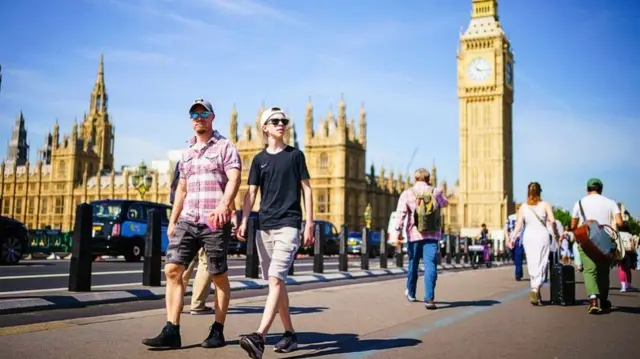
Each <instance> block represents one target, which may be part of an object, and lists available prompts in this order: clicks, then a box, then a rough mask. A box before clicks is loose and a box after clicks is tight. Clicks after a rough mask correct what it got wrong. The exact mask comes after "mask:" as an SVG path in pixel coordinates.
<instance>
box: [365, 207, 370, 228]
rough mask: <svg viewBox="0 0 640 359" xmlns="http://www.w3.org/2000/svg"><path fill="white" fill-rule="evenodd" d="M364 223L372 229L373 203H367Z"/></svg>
mask: <svg viewBox="0 0 640 359" xmlns="http://www.w3.org/2000/svg"><path fill="white" fill-rule="evenodd" d="M364 225H365V227H366V228H367V229H371V203H367V208H366V209H365V210H364Z"/></svg>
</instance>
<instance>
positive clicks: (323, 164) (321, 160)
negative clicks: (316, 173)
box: [318, 152, 329, 171]
mask: <svg viewBox="0 0 640 359" xmlns="http://www.w3.org/2000/svg"><path fill="white" fill-rule="evenodd" d="M318 168H319V169H320V170H321V171H327V170H328V169H329V155H327V154H326V153H324V152H323V153H321V154H320V157H318Z"/></svg>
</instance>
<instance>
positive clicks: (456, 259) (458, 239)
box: [455, 236, 462, 264]
mask: <svg viewBox="0 0 640 359" xmlns="http://www.w3.org/2000/svg"><path fill="white" fill-rule="evenodd" d="M455 243H456V251H455V261H456V264H460V260H461V259H462V255H461V254H460V253H461V251H460V236H456V240H455Z"/></svg>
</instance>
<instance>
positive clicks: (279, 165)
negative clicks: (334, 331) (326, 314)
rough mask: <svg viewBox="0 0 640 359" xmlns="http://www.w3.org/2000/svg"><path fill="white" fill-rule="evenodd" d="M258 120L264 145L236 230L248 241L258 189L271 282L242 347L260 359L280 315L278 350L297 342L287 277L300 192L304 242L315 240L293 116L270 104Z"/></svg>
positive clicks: (264, 265) (263, 255)
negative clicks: (290, 134) (290, 138)
mask: <svg viewBox="0 0 640 359" xmlns="http://www.w3.org/2000/svg"><path fill="white" fill-rule="evenodd" d="M260 122H261V124H262V131H263V141H264V143H265V145H266V147H265V149H264V150H262V151H261V152H260V153H258V154H257V155H256V156H255V157H254V158H253V161H252V163H251V168H250V170H249V181H248V184H249V190H248V191H247V194H246V195H245V197H244V204H243V207H242V222H241V223H240V226H239V227H238V231H237V233H238V237H239V238H240V239H241V240H244V239H245V238H246V230H247V221H248V218H249V214H250V212H251V208H253V205H254V203H255V200H256V196H257V194H258V190H260V198H261V199H260V210H259V212H258V218H259V228H260V229H259V230H258V232H257V236H256V246H257V249H258V256H259V259H260V268H261V271H262V278H263V279H264V280H267V281H268V282H269V294H268V295H267V301H266V303H265V307H264V312H263V314H262V320H261V322H260V325H259V326H258V330H256V331H255V332H254V333H251V334H246V335H243V336H241V337H240V346H241V347H242V349H244V350H245V351H246V352H247V354H248V355H249V357H251V358H254V359H260V358H262V355H263V353H264V346H265V338H266V335H267V333H268V332H269V329H270V328H271V324H272V323H273V320H274V319H275V316H276V313H278V314H279V315H280V320H281V321H282V326H283V327H284V330H285V332H284V334H283V335H282V337H281V338H280V341H278V342H277V343H276V344H275V346H274V350H275V351H276V352H278V353H288V352H291V351H292V350H295V349H296V348H297V346H298V338H297V336H296V334H295V330H294V329H293V324H292V322H291V314H290V312H289V294H288V292H287V286H286V284H285V280H286V278H287V274H288V272H289V267H291V264H292V263H293V260H294V259H295V256H296V254H297V252H298V248H300V229H301V226H302V206H301V194H303V195H304V205H305V214H306V216H307V218H306V225H305V228H304V231H303V235H304V246H309V245H311V244H312V243H313V227H314V220H313V196H312V191H311V186H310V184H309V171H308V169H307V163H306V160H305V156H304V153H302V151H300V150H298V149H297V148H294V147H292V146H289V145H287V144H286V143H285V142H284V134H285V131H287V125H288V124H289V117H288V116H287V115H286V114H285V113H284V112H283V111H282V110H281V109H280V108H278V107H271V108H269V109H268V110H266V111H265V112H264V113H263V114H262V116H261V119H260Z"/></svg>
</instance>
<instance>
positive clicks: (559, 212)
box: [553, 207, 571, 226]
mask: <svg viewBox="0 0 640 359" xmlns="http://www.w3.org/2000/svg"><path fill="white" fill-rule="evenodd" d="M553 216H554V217H555V218H556V219H557V220H559V221H560V223H562V225H563V226H568V225H569V224H571V214H570V213H569V211H567V210H566V209H564V208H562V207H553Z"/></svg>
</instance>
